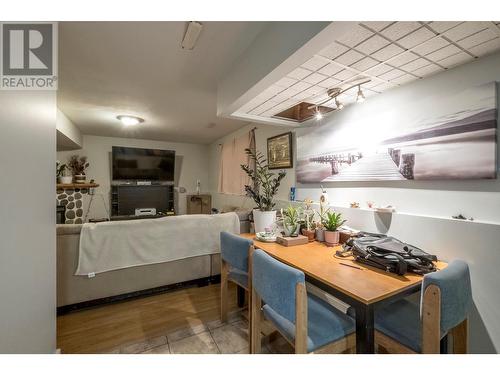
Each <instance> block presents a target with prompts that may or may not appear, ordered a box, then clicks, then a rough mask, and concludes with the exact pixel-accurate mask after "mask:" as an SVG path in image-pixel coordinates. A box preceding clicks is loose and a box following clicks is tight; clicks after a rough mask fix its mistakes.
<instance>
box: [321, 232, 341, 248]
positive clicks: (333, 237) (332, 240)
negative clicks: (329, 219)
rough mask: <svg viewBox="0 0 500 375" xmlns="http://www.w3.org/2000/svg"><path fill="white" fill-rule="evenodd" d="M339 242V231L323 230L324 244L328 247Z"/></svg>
mask: <svg viewBox="0 0 500 375" xmlns="http://www.w3.org/2000/svg"><path fill="white" fill-rule="evenodd" d="M339 241H340V233H339V231H335V232H332V231H329V230H325V242H326V244H327V245H328V246H336V245H338V244H339Z"/></svg>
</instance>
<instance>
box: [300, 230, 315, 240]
mask: <svg viewBox="0 0 500 375" xmlns="http://www.w3.org/2000/svg"><path fill="white" fill-rule="evenodd" d="M302 234H303V235H304V236H306V237H307V240H308V241H309V242H312V241H314V236H315V234H316V231H315V230H307V229H302Z"/></svg>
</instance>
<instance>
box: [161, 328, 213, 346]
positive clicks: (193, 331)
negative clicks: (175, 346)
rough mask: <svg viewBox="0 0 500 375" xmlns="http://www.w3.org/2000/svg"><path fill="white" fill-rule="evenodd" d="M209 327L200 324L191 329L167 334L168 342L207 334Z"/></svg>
mask: <svg viewBox="0 0 500 375" xmlns="http://www.w3.org/2000/svg"><path fill="white" fill-rule="evenodd" d="M206 331H207V326H206V325H205V324H198V325H195V326H191V327H186V328H181V329H178V330H176V331H173V332H169V333H167V338H168V342H169V343H172V342H174V341H179V340H182V339H184V338H186V337H189V336H193V335H197V334H198V333H202V332H206Z"/></svg>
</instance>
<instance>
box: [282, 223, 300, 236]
mask: <svg viewBox="0 0 500 375" xmlns="http://www.w3.org/2000/svg"><path fill="white" fill-rule="evenodd" d="M283 231H284V232H285V236H286V237H297V236H298V235H299V233H300V224H295V225H289V224H286V223H283Z"/></svg>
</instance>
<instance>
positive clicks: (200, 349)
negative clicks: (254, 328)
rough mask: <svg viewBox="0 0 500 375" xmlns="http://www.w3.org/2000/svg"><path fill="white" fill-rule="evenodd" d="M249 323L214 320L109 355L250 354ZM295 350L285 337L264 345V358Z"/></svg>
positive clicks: (233, 316)
mask: <svg viewBox="0 0 500 375" xmlns="http://www.w3.org/2000/svg"><path fill="white" fill-rule="evenodd" d="M248 352H249V348H248V321H247V320H246V319H245V318H244V317H243V316H242V314H241V311H236V312H234V313H232V314H231V315H230V316H229V319H228V322H227V323H225V324H223V323H222V322H221V321H220V320H214V321H211V322H208V323H206V324H200V325H196V326H192V327H187V328H182V329H178V330H176V331H172V332H167V333H166V334H165V335H163V336H158V337H154V338H150V339H148V340H146V341H143V342H137V343H130V344H127V345H123V346H121V347H118V348H115V349H113V350H111V351H107V352H106V354H248ZM292 352H293V348H292V346H291V345H290V344H289V343H288V342H287V341H286V340H285V339H283V338H282V337H279V338H277V339H275V340H273V341H271V342H266V343H265V344H263V347H262V353H263V354H288V353H292Z"/></svg>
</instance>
